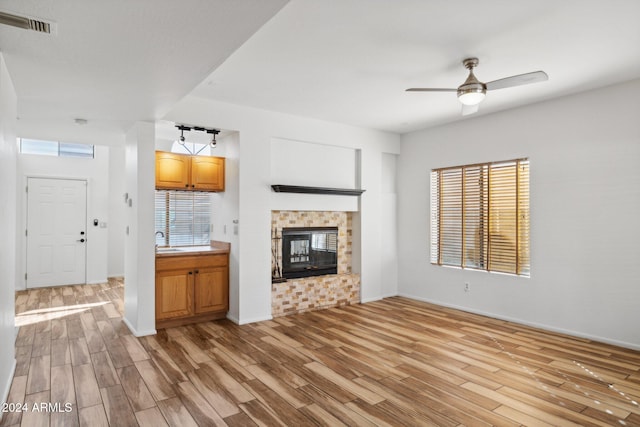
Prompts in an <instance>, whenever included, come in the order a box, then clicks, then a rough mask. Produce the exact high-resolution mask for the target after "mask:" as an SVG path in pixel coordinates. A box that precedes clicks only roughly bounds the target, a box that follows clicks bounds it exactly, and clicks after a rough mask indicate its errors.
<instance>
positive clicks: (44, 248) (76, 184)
mask: <svg viewBox="0 0 640 427" xmlns="http://www.w3.org/2000/svg"><path fill="white" fill-rule="evenodd" d="M86 226H87V181H84V180H75V179H54V178H29V179H28V184H27V277H26V279H27V280H26V281H27V288H39V287H43V286H60V285H72V284H80V283H85V282H86V247H87V243H86V241H87V234H86Z"/></svg>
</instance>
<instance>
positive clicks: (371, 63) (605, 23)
mask: <svg viewBox="0 0 640 427" xmlns="http://www.w3.org/2000/svg"><path fill="white" fill-rule="evenodd" d="M639 17H640V1H638V0H562V1H558V0H518V1H506V0H482V1H478V0H456V1H445V0H401V1H391V0H333V1H331V0H329V1H321V0H293V1H291V2H290V3H289V4H288V5H287V6H285V7H284V8H283V10H282V11H280V13H278V14H277V15H276V16H275V17H274V18H273V19H272V20H271V21H269V22H268V23H267V24H266V25H265V26H264V27H263V28H261V29H260V30H259V31H258V32H257V33H256V34H255V35H254V36H253V37H252V38H251V39H250V40H249V41H248V42H247V43H245V44H244V45H243V46H242V47H241V48H240V49H238V50H237V51H236V52H235V53H234V54H233V55H232V56H231V57H230V58H229V59H228V60H227V61H225V63H224V64H222V65H221V66H220V67H219V68H218V69H216V70H215V71H214V72H213V73H212V74H211V76H210V77H209V78H208V79H206V80H205V82H203V83H202V84H201V85H200V86H199V87H198V88H197V89H196V90H195V91H194V92H193V94H194V95H198V96H202V97H206V98H211V99H216V100H220V101H225V102H230V103H233V104H240V105H250V106H253V107H258V108H262V109H267V110H276V111H281V112H286V113H291V114H297V115H301V116H308V117H315V118H319V119H324V120H330V121H337V122H343V123H349V124H353V125H359V126H366V127H372V128H377V129H384V130H388V131H393V132H400V133H404V132H407V131H411V130H416V129H420V128H424V127H426V126H430V125H434V124H438V123H444V122H449V121H453V120H461V119H463V118H462V117H461V114H460V110H461V107H460V103H459V102H458V101H457V99H456V95H455V93H406V92H404V90H405V89H406V88H408V87H416V86H418V87H453V88H456V87H457V86H459V85H460V84H462V82H463V81H464V80H465V78H466V77H467V70H466V69H465V68H464V67H463V66H462V60H463V59H464V58H466V57H469V56H476V57H478V58H479V59H480V65H479V67H478V68H477V69H476V72H475V74H476V76H477V77H478V79H479V80H481V81H485V82H487V81H492V80H496V79H499V78H502V77H507V76H510V75H514V74H522V73H527V72H530V71H537V70H544V71H546V72H547V73H548V75H549V81H547V82H544V83H537V84H534V85H531V86H521V87H516V88H509V89H502V90H499V91H495V92H489V93H488V94H487V97H486V99H485V101H484V102H483V103H482V104H481V106H480V113H479V114H486V113H489V112H493V111H498V110H502V109H506V108H511V107H514V106H518V105H523V104H527V103H532V102H537V101H541V100H543V99H548V98H553V97H557V96H560V95H564V94H568V93H572V92H578V91H582V90H585V89H590V88H595V87H599V86H605V85H609V84H612V83H615V82H620V81H625V80H631V79H634V78H639V77H640V24H639V23H638V19H639ZM468 117H474V116H468Z"/></svg>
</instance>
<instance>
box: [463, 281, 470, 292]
mask: <svg viewBox="0 0 640 427" xmlns="http://www.w3.org/2000/svg"><path fill="white" fill-rule="evenodd" d="M469 290H470V288H469V282H464V291H465V292H469Z"/></svg>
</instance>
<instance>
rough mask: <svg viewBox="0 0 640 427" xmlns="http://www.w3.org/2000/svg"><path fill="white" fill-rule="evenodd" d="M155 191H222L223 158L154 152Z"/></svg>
mask: <svg viewBox="0 0 640 427" xmlns="http://www.w3.org/2000/svg"><path fill="white" fill-rule="evenodd" d="M156 189H158V190H195V191H224V157H212V156H187V155H184V154H176V153H168V152H165V151H156Z"/></svg>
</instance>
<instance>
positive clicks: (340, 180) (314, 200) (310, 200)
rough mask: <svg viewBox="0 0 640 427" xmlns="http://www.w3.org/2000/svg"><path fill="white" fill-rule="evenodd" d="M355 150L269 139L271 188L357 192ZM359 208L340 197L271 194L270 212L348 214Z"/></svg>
mask: <svg viewBox="0 0 640 427" xmlns="http://www.w3.org/2000/svg"><path fill="white" fill-rule="evenodd" d="M359 159H360V157H359V153H358V149H356V148H353V147H340V146H335V145H327V144H318V143H313V142H306V141H294V140H289V139H282V138H272V139H271V180H270V182H271V183H272V184H285V185H300V186H306V187H326V188H345V189H355V188H358V183H359V176H360V165H359ZM358 208H359V203H358V198H357V197H350V196H340V195H324V196H323V197H318V195H317V194H298V193H272V194H271V209H272V210H304V211H347V212H354V211H357V210H358Z"/></svg>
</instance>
